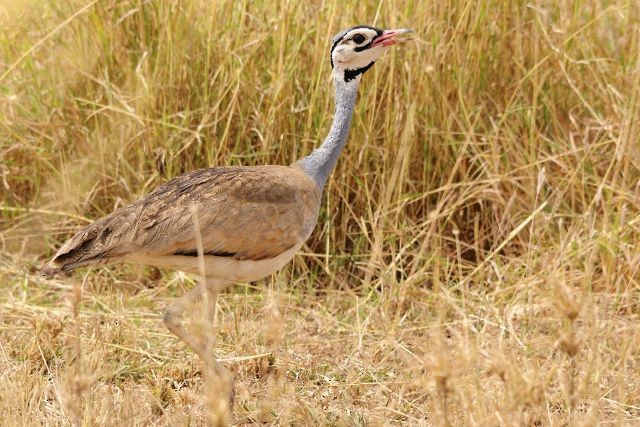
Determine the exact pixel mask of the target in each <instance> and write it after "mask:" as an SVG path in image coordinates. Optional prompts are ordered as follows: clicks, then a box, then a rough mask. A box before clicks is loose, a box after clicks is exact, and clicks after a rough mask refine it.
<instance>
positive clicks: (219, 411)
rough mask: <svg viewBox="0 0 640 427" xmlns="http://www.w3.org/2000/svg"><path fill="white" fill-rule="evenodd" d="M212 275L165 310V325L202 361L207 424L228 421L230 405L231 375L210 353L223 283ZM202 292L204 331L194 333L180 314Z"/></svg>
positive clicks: (231, 399) (231, 397)
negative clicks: (203, 296) (186, 326)
mask: <svg viewBox="0 0 640 427" xmlns="http://www.w3.org/2000/svg"><path fill="white" fill-rule="evenodd" d="M224 285H225V284H224V283H221V282H219V281H217V280H213V279H205V280H204V283H200V284H198V285H196V286H195V287H194V288H193V289H192V290H191V291H189V292H188V293H187V294H186V295H184V296H183V297H182V298H180V299H179V300H178V301H177V302H176V303H174V304H173V305H171V306H170V307H169V308H168V309H167V310H166V311H165V313H164V316H163V319H162V320H163V322H164V324H165V326H166V327H167V329H169V330H170V331H171V332H172V333H173V334H174V335H176V336H177V337H178V338H180V339H181V340H182V341H183V342H184V343H185V344H187V346H189V347H190V348H191V349H192V350H193V351H194V352H195V353H196V354H197V355H198V356H199V357H200V359H201V360H202V361H203V363H204V365H205V370H204V373H205V374H204V379H205V394H206V396H205V399H206V406H207V409H208V410H209V411H208V412H209V424H211V425H215V426H217V425H220V426H222V425H228V424H229V419H230V416H231V407H232V405H233V397H234V396H233V376H232V375H231V373H230V372H229V371H228V370H227V369H226V368H225V367H224V366H222V365H221V364H220V363H218V361H216V360H215V358H214V357H213V347H214V343H215V309H216V301H217V296H218V291H219V290H220V289H222V288H223V287H224ZM203 294H205V301H204V304H205V307H204V309H205V315H204V318H205V319H204V320H205V321H206V324H205V328H204V329H205V334H204V337H203V336H200V337H197V336H194V335H193V334H191V333H190V332H189V331H188V330H187V329H186V328H185V327H184V326H183V324H182V316H183V314H184V312H185V310H187V309H188V308H189V307H191V306H192V305H193V304H194V303H195V302H197V301H198V300H199V299H200V298H201V297H202V295H203Z"/></svg>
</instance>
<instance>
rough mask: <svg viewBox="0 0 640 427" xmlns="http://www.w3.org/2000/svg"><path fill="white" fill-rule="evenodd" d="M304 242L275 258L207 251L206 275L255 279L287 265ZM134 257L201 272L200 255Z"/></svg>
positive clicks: (159, 265)
mask: <svg viewBox="0 0 640 427" xmlns="http://www.w3.org/2000/svg"><path fill="white" fill-rule="evenodd" d="M302 243H304V242H300V244H298V245H296V246H293V247H292V248H291V249H289V250H287V251H286V252H283V253H281V254H280V255H278V256H277V257H275V258H270V259H263V260H259V261H252V260H237V259H233V258H232V257H219V256H212V255H205V256H204V275H205V276H206V277H210V278H215V279H217V280H220V281H224V282H229V284H231V283H235V282H253V281H255V280H259V279H262V278H264V277H267V276H268V275H270V274H272V273H275V272H276V271H278V270H280V269H281V268H282V267H284V265H285V264H286V263H288V262H289V261H291V259H292V258H293V256H294V255H295V253H296V252H297V251H298V249H300V247H301V246H302ZM131 261H133V262H139V263H142V264H149V265H153V266H156V267H161V268H170V269H174V270H179V271H184V272H185V273H191V274H196V275H198V276H199V275H201V271H200V261H199V258H198V257H194V256H183V255H165V256H144V255H140V256H136V257H133V258H131Z"/></svg>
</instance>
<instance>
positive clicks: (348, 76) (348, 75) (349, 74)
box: [344, 61, 375, 82]
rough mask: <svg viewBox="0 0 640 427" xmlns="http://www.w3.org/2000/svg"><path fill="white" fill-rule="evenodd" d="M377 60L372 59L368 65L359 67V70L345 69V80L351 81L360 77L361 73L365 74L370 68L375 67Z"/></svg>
mask: <svg viewBox="0 0 640 427" xmlns="http://www.w3.org/2000/svg"><path fill="white" fill-rule="evenodd" d="M374 63H375V61H372V62H371V63H370V64H369V65H367V66H366V67H362V68H358V69H357V70H344V81H345V82H350V81H351V80H353V79H355V78H356V77H358V76H359V75H360V74H364V73H365V72H366V71H367V70H368V69H369V68H371V67H373V64H374Z"/></svg>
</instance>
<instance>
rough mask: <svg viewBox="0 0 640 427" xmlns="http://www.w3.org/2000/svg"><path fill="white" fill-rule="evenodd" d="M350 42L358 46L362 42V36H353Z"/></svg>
mask: <svg viewBox="0 0 640 427" xmlns="http://www.w3.org/2000/svg"><path fill="white" fill-rule="evenodd" d="M351 40H353V41H354V42H356V44H360V43H362V42H364V36H363V35H362V34H356V35H355V36H353V37H352V38H351Z"/></svg>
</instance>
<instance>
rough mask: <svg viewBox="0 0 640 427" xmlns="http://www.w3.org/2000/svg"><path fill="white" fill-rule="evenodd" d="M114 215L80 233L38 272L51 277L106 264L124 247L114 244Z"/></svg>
mask: <svg viewBox="0 0 640 427" xmlns="http://www.w3.org/2000/svg"><path fill="white" fill-rule="evenodd" d="M111 220H112V215H108V216H106V217H104V218H101V219H99V220H97V221H95V222H93V223H92V224H89V225H88V226H86V227H85V228H83V229H82V230H80V231H78V232H77V233H76V234H75V235H74V236H73V237H72V238H70V239H69V240H67V242H66V243H65V244H64V245H62V247H61V248H60V249H59V250H58V253H56V255H55V256H54V257H53V258H52V259H51V260H50V261H49V262H47V263H46V264H45V265H44V266H43V267H42V268H41V269H40V271H39V272H38V274H40V275H42V276H51V275H54V274H57V273H60V272H66V271H71V270H73V269H75V268H78V267H83V266H86V265H92V264H104V263H106V262H109V260H110V259H112V258H119V256H118V255H117V254H118V253H120V252H121V250H122V247H120V245H118V244H117V242H114V241H113V240H112V239H111V237H112V228H111V227H110V224H111Z"/></svg>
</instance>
